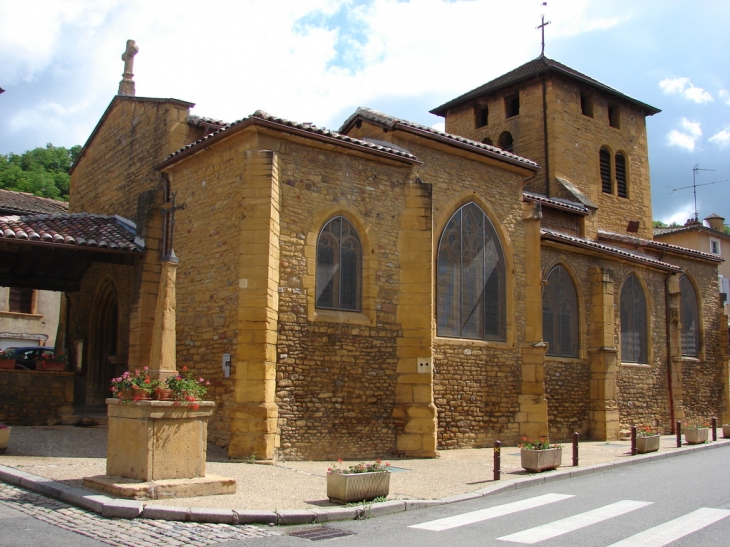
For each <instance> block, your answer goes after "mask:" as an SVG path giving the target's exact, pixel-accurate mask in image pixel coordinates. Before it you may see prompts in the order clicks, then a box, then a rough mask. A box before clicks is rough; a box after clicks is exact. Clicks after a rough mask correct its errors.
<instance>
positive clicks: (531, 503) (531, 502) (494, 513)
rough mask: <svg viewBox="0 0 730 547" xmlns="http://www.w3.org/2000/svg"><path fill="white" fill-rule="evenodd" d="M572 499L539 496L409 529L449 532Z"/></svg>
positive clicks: (566, 496) (562, 496) (564, 496)
mask: <svg viewBox="0 0 730 547" xmlns="http://www.w3.org/2000/svg"><path fill="white" fill-rule="evenodd" d="M572 497H574V496H572V495H568V494H545V495H544V496H537V497H534V498H529V499H526V500H522V501H515V502H513V503H505V504H504V505H497V506H496V507H490V508H488V509H480V510H479V511H472V512H470V513H463V514H461V515H456V516H454V517H447V518H443V519H438V520H431V521H429V522H424V523H421V524H414V525H413V526H409V528H420V529H421V530H431V531H433V532H440V531H441V530H449V529H451V528H457V527H459V526H465V525H467V524H474V523H475V522H481V521H483V520H489V519H493V518H497V517H501V516H504V515H509V514H510V513H516V512H518V511H525V510H526V509H533V508H535V507H540V506H541V505H547V504H548V503H553V502H556V501H562V500H565V499H568V498H572Z"/></svg>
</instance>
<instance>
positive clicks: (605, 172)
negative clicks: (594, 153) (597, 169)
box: [599, 148, 613, 194]
mask: <svg viewBox="0 0 730 547" xmlns="http://www.w3.org/2000/svg"><path fill="white" fill-rule="evenodd" d="M599 159H600V164H601V189H602V190H603V192H604V193H606V194H612V193H613V185H612V184H611V153H610V152H609V151H608V150H606V149H605V148H601V152H600V153H599Z"/></svg>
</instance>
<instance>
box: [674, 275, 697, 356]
mask: <svg viewBox="0 0 730 547" xmlns="http://www.w3.org/2000/svg"><path fill="white" fill-rule="evenodd" d="M679 293H680V296H679V315H680V322H681V324H682V355H684V356H686V357H698V356H699V354H700V325H699V323H700V321H699V319H700V308H699V306H698V305H697V293H696V292H695V288H694V286H693V285H692V283H691V282H690V280H689V279H688V278H687V276H686V275H683V276H682V277H681V278H680V280H679Z"/></svg>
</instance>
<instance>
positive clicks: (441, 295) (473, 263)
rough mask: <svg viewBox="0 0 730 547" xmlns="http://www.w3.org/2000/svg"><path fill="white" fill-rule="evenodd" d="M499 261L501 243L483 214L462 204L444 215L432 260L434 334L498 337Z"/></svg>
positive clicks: (502, 325)
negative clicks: (444, 224)
mask: <svg viewBox="0 0 730 547" xmlns="http://www.w3.org/2000/svg"><path fill="white" fill-rule="evenodd" d="M504 289H505V266H504V255H503V253H502V246H501V244H500V242H499V238H498V237H497V233H496V231H495V230H494V226H493V225H492V223H491V222H490V221H489V218H488V217H487V215H486V214H485V213H484V211H482V209H481V208H480V207H479V206H478V205H476V204H475V203H473V202H471V203H467V204H466V205H464V206H463V207H461V208H460V209H459V210H458V211H456V213H454V215H453V216H452V217H451V218H450V219H449V221H448V223H447V224H446V227H445V228H444V231H443V233H442V234H441V239H440V241H439V247H438V254H437V263H436V316H437V317H436V323H437V333H438V335H439V336H447V337H451V338H470V339H478V340H504V339H505V331H506V317H505V290H504Z"/></svg>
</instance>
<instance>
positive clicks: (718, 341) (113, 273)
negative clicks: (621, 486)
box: [58, 56, 730, 459]
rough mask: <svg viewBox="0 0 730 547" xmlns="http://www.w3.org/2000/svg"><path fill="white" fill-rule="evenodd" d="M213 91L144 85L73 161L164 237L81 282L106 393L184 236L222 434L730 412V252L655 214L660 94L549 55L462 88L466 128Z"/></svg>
mask: <svg viewBox="0 0 730 547" xmlns="http://www.w3.org/2000/svg"><path fill="white" fill-rule="evenodd" d="M129 72H131V70H130V71H129ZM192 106H193V105H192V104H191V103H188V102H184V101H180V100H177V99H155V98H143V97H135V96H134V91H133V86H127V87H125V88H124V89H122V88H121V87H120V94H119V95H118V96H116V97H115V98H114V99H113V100H112V101H111V103H110V104H109V106H108V108H107V110H106V111H105V112H104V114H103V116H102V117H101V119H100V120H99V122H98V124H97V126H96V127H95V129H94V131H93V132H92V134H91V136H90V137H89V139H88V141H87V142H86V144H85V145H84V147H83V149H82V151H81V153H80V155H79V157H78V160H77V161H76V163H75V165H74V167H73V169H72V171H71V190H70V210H71V211H74V212H87V213H94V214H96V215H121V216H122V217H125V218H127V219H130V221H131V222H133V223H134V225H136V231H135V241H137V238H139V239H140V240H143V241H144V247H141V246H139V247H137V248H136V249H137V251H138V252H137V254H136V255H135V256H136V257H137V258H134V260H133V261H132V262H128V263H125V264H115V263H112V262H107V263H93V264H91V265H90V266H89V267H88V269H87V270H86V271H85V272H84V275H83V277H82V278H81V280H80V284H79V286H78V290H77V291H75V292H72V293H71V294H70V295H69V301H70V304H69V307H70V313H69V318H68V327H67V339H68V340H69V341H73V342H74V344H80V347H81V346H83V347H84V351H83V356H81V358H80V362H78V365H77V367H78V370H80V371H83V372H85V373H86V381H85V385H84V390H83V393H79V394H78V396H79V397H82V398H83V401H79V402H80V403H82V404H83V403H85V404H99V403H100V402H102V401H103V399H104V397H105V396H106V394H107V393H108V379H109V378H110V377H111V375H112V374H114V373H115V371H118V370H119V369H120V367H121V368H124V367H128V368H131V369H135V368H141V367H143V366H145V365H147V364H149V362H150V350H151V345H152V338H151V336H152V334H151V333H152V331H153V329H152V322H153V318H154V310H155V303H156V296H157V292H158V288H159V279H160V265H161V262H162V261H163V260H165V259H167V257H169V256H171V255H172V249H173V247H174V252H175V254H176V256H177V259H179V265H178V267H177V287H176V290H177V316H176V317H177V320H176V328H177V363H178V366H179V367H182V366H183V365H185V366H187V367H188V368H189V369H191V370H194V371H195V373H196V374H200V375H201V376H203V377H206V378H209V379H210V380H211V386H210V390H209V394H210V397H211V398H212V399H213V400H215V401H216V403H217V405H218V406H217V412H216V414H215V416H214V417H213V418H212V419H211V421H210V423H209V429H208V431H209V438H210V440H212V441H213V442H216V443H218V444H219V445H221V446H227V447H228V451H229V454H230V455H231V456H233V457H237V458H244V457H250V456H252V455H255V457H256V458H259V459H273V458H276V457H280V458H309V459H330V458H336V457H343V458H369V457H372V456H378V455H387V454H391V455H393V454H395V455H403V456H414V457H433V456H435V455H436V454H437V450H442V449H449V448H459V447H461V448H464V447H485V446H491V443H492V442H493V441H494V440H497V439H499V440H501V441H504V442H509V443H514V442H517V441H518V440H519V439H520V438H521V437H522V436H528V437H531V438H537V437H540V436H548V435H549V436H550V437H551V439H553V440H566V439H568V438H570V436H571V435H572V433H573V432H574V431H579V432H580V433H581V435H582V436H583V437H584V438H585V437H589V438H594V439H609V440H610V439H616V438H617V437H618V435H619V431H620V429H622V428H628V427H629V426H631V425H634V424H642V425H648V426H651V427H654V428H656V429H657V430H659V431H663V432H669V431H671V429H672V427H673V424H674V423H675V421H676V420H682V421H685V420H688V421H691V422H703V421H706V420H708V419H709V418H710V417H712V416H724V417H725V418H726V419H727V418H728V417H730V415H728V410H729V409H728V393H727V386H724V388H723V389H722V390H718V389H717V385H718V383H717V378H720V377H727V376H728V370H727V358H726V353H725V344H724V343H722V339H723V338H725V330H726V325H725V324H724V323H723V320H724V316H722V314H721V304H720V297H719V293H718V290H717V265H718V264H719V263H720V262H721V258H720V257H719V256H717V255H714V254H712V253H708V252H702V251H697V250H692V249H688V248H685V247H680V246H676V245H671V244H667V243H661V242H657V241H654V240H653V239H652V237H653V234H652V214H651V187H650V180H649V161H648V149H647V138H646V123H645V117H646V116H649V115H653V114H656V113H658V112H659V111H658V110H657V109H656V108H654V107H652V106H649V105H646V104H644V103H642V102H640V101H637V100H636V99H633V98H631V97H628V96H627V95H624V94H622V93H620V92H618V91H616V90H614V89H612V88H610V87H608V86H606V85H605V84H602V83H600V82H597V81H596V80H593V79H591V78H589V77H588V76H585V75H584V74H581V73H579V72H577V71H575V70H573V69H571V68H569V67H566V66H565V65H562V64H560V63H558V62H556V61H552V60H550V59H547V58H546V57H544V56H541V57H539V58H538V59H535V60H533V61H530V62H529V63H526V64H525V65H523V66H521V67H519V68H517V69H515V70H514V71H512V72H510V73H507V74H505V75H503V76H501V77H499V78H497V79H496V80H493V81H491V82H489V83H487V84H485V85H484V86H481V87H479V88H477V89H475V90H473V91H470V92H468V93H466V94H465V95H462V96H461V97H458V98H456V99H454V100H452V101H449V102H448V103H446V104H444V105H442V106H440V107H438V108H436V109H435V110H434V111H433V112H434V113H436V114H438V115H441V116H444V117H445V120H446V130H447V132H441V131H436V130H434V129H431V128H428V127H424V126H421V125H418V124H415V123H411V122H408V121H406V120H402V119H399V118H396V117H392V116H388V115H385V114H381V113H379V112H375V111H372V110H370V109H367V108H360V109H358V110H357V111H356V112H355V113H353V114H352V115H351V116H350V117H349V118H348V119H347V120H346V121H345V122H344V124H343V126H342V127H341V128H340V130H339V131H331V130H327V129H323V128H319V127H316V126H313V125H311V124H306V123H297V122H294V121H290V120H285V119H282V118H278V117H275V116H272V115H269V114H266V113H264V112H261V111H257V112H255V113H254V114H252V115H250V116H247V117H245V118H242V119H241V120H238V121H236V122H233V123H230V124H223V123H222V122H218V121H215V120H210V119H206V118H200V117H195V116H191V115H190V109H191V108H192ZM492 142H494V143H495V144H498V145H499V147H498V146H494V145H493V144H492ZM183 204H184V205H185V208H177V207H173V205H175V206H181V205H183ZM173 214H174V222H173ZM173 228H174V232H173ZM58 235H59V238H61V239H63V238H64V235H65V234H64V233H63V232H61V233H59V234H58ZM173 237H174V240H173ZM61 239H59V241H60V240H61ZM680 318H681V321H680ZM227 357H230V361H231V368H230V376H229V375H228V374H227V370H228V369H227V367H226V366H225V363H226V358H227ZM222 365H223V366H222Z"/></svg>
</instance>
